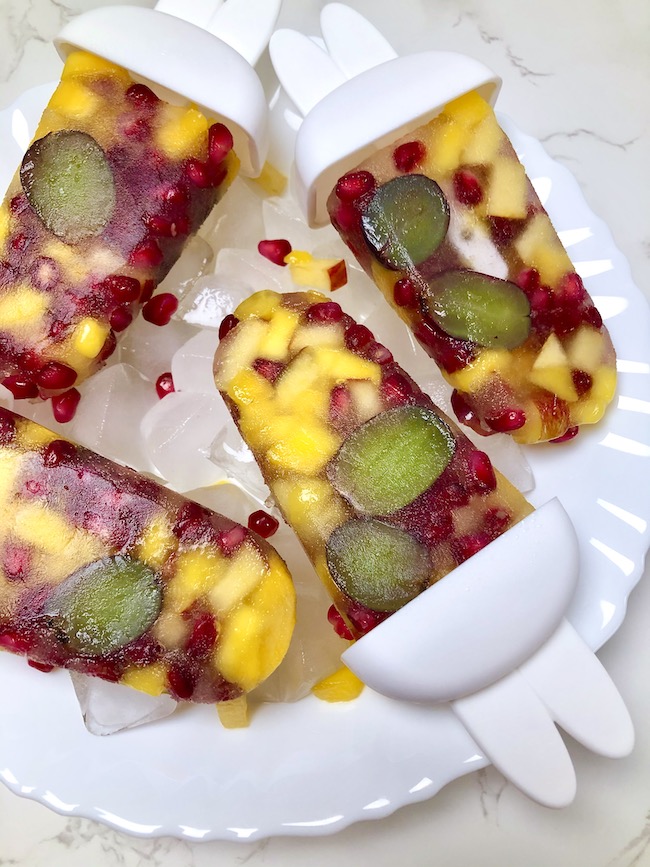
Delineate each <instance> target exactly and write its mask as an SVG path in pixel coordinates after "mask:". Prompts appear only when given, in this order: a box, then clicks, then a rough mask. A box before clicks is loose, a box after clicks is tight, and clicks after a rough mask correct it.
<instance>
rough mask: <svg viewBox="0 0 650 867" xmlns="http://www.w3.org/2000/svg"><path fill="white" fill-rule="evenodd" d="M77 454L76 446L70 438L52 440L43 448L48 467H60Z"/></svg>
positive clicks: (44, 461) (44, 459) (44, 462)
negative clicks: (69, 440)
mask: <svg viewBox="0 0 650 867" xmlns="http://www.w3.org/2000/svg"><path fill="white" fill-rule="evenodd" d="M76 454H77V448H76V446H75V445H74V444H73V443H71V442H68V440H52V442H51V443H48V444H47V445H46V446H45V448H44V450H43V464H44V465H45V466H46V467H58V466H59V464H65V463H68V462H69V461H71V460H72V459H73V458H74V457H75V455H76Z"/></svg>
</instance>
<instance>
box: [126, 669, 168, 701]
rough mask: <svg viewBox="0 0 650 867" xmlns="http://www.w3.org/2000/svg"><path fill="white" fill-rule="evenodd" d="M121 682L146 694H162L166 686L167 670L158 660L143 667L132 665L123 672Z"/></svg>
mask: <svg viewBox="0 0 650 867" xmlns="http://www.w3.org/2000/svg"><path fill="white" fill-rule="evenodd" d="M121 682H122V683H123V684H124V685H125V686H130V687H132V688H133V689H139V690H140V692H146V693H147V694H148V695H162V693H163V692H165V688H166V686H167V672H166V670H165V667H164V666H163V665H162V664H161V663H159V662H153V663H152V664H151V665H146V666H145V667H144V668H136V667H135V666H134V667H133V668H129V669H127V670H126V671H125V672H124V674H123V675H122V679H121Z"/></svg>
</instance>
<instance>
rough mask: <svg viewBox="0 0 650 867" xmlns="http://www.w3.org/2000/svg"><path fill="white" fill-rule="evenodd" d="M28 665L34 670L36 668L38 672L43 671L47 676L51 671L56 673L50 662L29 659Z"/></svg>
mask: <svg viewBox="0 0 650 867" xmlns="http://www.w3.org/2000/svg"><path fill="white" fill-rule="evenodd" d="M27 665H31V667H32V668H35V669H36V670H37V671H43V672H45V673H46V674H47V673H48V672H50V671H54V666H53V665H51V664H50V663H49V662H37V661H36V660H35V659H28V660H27Z"/></svg>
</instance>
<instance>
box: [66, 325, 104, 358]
mask: <svg viewBox="0 0 650 867" xmlns="http://www.w3.org/2000/svg"><path fill="white" fill-rule="evenodd" d="M109 331H110V328H109V326H108V325H105V324H103V323H101V322H98V321H97V320H96V319H90V318H89V317H87V318H86V319H82V320H81V322H80V323H79V325H77V327H76V328H75V331H74V334H73V336H72V343H73V346H74V349H75V350H76V351H77V352H79V353H80V354H81V355H83V356H84V357H85V358H96V357H97V356H98V355H99V353H100V352H101V351H102V348H103V346H104V344H105V343H106V338H107V337H108V333H109Z"/></svg>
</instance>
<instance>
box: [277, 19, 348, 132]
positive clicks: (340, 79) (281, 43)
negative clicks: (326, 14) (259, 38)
mask: <svg viewBox="0 0 650 867" xmlns="http://www.w3.org/2000/svg"><path fill="white" fill-rule="evenodd" d="M269 50H270V52H271V60H272V61H273V67H274V69H275V72H276V75H277V76H278V78H279V79H280V84H281V85H282V87H283V88H284V90H285V91H286V93H287V95H288V96H289V98H290V99H291V101H292V102H293V103H294V105H295V106H296V108H297V109H298V111H300V112H301V114H302V115H303V117H304V116H305V115H307V114H308V113H309V112H310V111H311V109H312V108H313V107H314V106H315V105H316V104H317V103H319V102H320V101H321V100H322V99H323V98H324V97H325V96H327V94H328V93H331V92H332V91H333V90H335V89H336V88H337V87H339V86H340V85H341V84H343V83H344V82H345V81H346V78H345V75H344V74H343V73H342V72H341V70H340V69H339V68H338V66H337V65H336V63H334V61H333V60H332V58H331V57H330V56H329V54H327V53H326V52H325V51H323V50H322V48H319V47H318V45H316V43H315V42H313V41H312V40H311V39H310V38H309V37H308V36H305V35H304V34H302V33H298V32H297V31H295V30H288V29H281V30H276V32H275V33H274V34H273V36H272V37H271V41H270V43H269Z"/></svg>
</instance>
